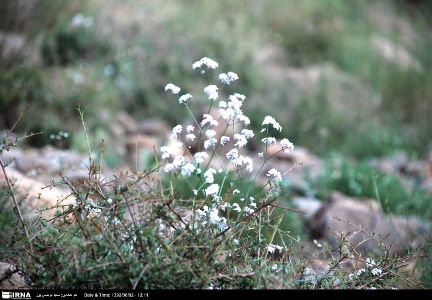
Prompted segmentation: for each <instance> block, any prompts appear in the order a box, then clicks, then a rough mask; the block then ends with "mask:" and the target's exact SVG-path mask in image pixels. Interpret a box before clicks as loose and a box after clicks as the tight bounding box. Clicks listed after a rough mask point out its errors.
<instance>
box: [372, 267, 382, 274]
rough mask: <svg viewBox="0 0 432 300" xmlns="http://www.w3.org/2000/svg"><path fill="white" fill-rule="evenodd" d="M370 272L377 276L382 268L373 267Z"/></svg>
mask: <svg viewBox="0 0 432 300" xmlns="http://www.w3.org/2000/svg"><path fill="white" fill-rule="evenodd" d="M371 273H372V275H374V276H378V275H380V274H381V273H382V270H381V269H378V268H373V269H372V271H371Z"/></svg>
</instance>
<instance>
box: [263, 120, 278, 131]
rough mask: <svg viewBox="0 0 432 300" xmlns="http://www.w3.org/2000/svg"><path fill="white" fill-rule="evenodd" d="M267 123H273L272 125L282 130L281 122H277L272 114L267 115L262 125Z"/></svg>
mask: <svg viewBox="0 0 432 300" xmlns="http://www.w3.org/2000/svg"><path fill="white" fill-rule="evenodd" d="M267 124H271V125H273V128H274V129H276V130H279V131H282V127H281V126H280V124H279V123H278V122H276V120H275V119H274V118H273V117H271V116H266V117H265V118H264V121H263V123H262V125H267Z"/></svg>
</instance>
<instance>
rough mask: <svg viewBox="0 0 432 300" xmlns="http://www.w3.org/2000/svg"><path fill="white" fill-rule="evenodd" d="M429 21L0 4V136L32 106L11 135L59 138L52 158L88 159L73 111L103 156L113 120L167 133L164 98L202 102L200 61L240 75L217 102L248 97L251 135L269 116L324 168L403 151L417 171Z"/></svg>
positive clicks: (426, 101) (239, 7)
mask: <svg viewBox="0 0 432 300" xmlns="http://www.w3.org/2000/svg"><path fill="white" fill-rule="evenodd" d="M431 8H432V5H431V4H430V2H429V1H419V0H417V1H408V0H400V1H396V0H393V1H387V0H378V1H377V0H373V1H368V0H364V1H356V0H320V1H314V0H302V1H297V0H272V1H258V0H249V1H246V0H243V1H228V0H221V1H202V0H200V1H194V0H189V1H132V0H129V1H127V0H125V1H101V0H91V1H61V0H58V1H50V0H33V1H22V0H2V1H1V2H0V54H1V55H0V128H1V129H2V130H7V129H10V128H11V126H12V125H13V124H14V123H15V121H16V120H17V118H18V116H19V114H20V112H21V111H22V110H23V109H24V108H25V107H27V105H29V104H33V107H32V109H31V110H30V112H29V115H31V117H29V116H27V117H25V118H24V119H23V120H21V121H20V123H19V124H18V127H17V128H16V132H17V133H21V134H22V133H30V132H37V131H41V130H42V131H43V132H44V134H43V135H40V136H35V137H32V138H31V139H27V140H26V141H25V143H26V145H28V146H32V147H41V146H44V145H47V144H50V143H51V144H54V143H55V141H53V139H50V136H52V135H53V134H58V133H59V132H67V133H69V137H68V139H65V142H64V143H63V144H62V146H63V147H66V148H72V149H75V150H80V151H81V150H85V149H86V148H83V147H85V143H83V137H82V125H81V123H80V120H79V118H78V113H77V111H76V108H77V104H76V101H79V102H80V105H81V107H82V109H83V110H84V112H85V113H84V117H85V118H86V122H87V125H88V128H89V132H90V134H91V136H92V137H94V138H96V139H100V138H104V139H105V141H106V145H109V144H110V143H113V142H115V141H110V135H109V128H110V126H111V125H112V123H113V120H114V119H115V117H116V116H117V114H118V113H119V112H120V111H121V110H124V111H126V112H128V113H129V114H130V115H131V116H132V117H133V118H135V119H136V120H138V121H142V120H146V119H150V118H151V119H153V118H155V117H156V118H160V119H163V120H165V121H167V122H169V125H170V126H174V125H177V124H179V123H182V122H183V121H184V119H185V117H186V116H187V115H186V110H182V109H177V107H178V102H177V101H176V100H175V97H172V95H168V94H167V93H165V91H164V86H165V85H166V84H167V83H170V82H171V83H174V84H175V85H177V86H179V87H181V88H182V93H183V92H184V93H187V92H190V93H191V94H193V95H198V94H202V87H203V86H204V84H205V82H202V79H201V77H200V76H199V74H197V72H192V69H191V65H192V63H194V62H195V61H197V60H199V59H200V58H202V57H204V56H207V57H209V58H212V59H214V60H215V61H217V62H218V63H219V68H218V69H217V74H219V73H222V72H228V71H232V72H235V73H237V74H238V76H239V78H240V79H239V80H237V81H236V82H235V83H233V84H231V85H230V86H226V87H225V89H224V95H225V96H227V95H229V93H233V92H238V93H241V94H244V95H245V96H246V101H247V102H246V103H245V105H244V107H243V108H244V113H245V115H247V116H248V117H249V118H250V119H251V125H250V129H255V130H259V129H260V128H261V126H260V125H261V123H262V120H263V118H264V116H265V115H271V116H273V117H275V118H276V120H277V121H278V122H279V123H280V124H281V126H282V128H283V130H282V132H281V133H280V136H279V137H287V138H289V139H290V141H292V142H293V143H294V145H296V146H303V147H306V148H308V149H309V150H310V151H311V152H312V153H314V154H317V155H319V156H322V157H324V156H326V155H329V154H330V153H332V152H337V153H340V154H342V155H345V156H347V157H352V158H355V159H363V158H368V157H372V156H374V157H377V156H378V157H379V156H384V155H390V154H392V153H393V152H394V151H398V150H403V151H405V152H406V153H407V154H408V155H409V157H410V158H411V159H419V158H423V157H425V155H426V154H427V153H428V151H429V150H430V147H431V135H430V133H431V132H430V119H431V118H430V117H431V116H432V98H431V96H432V75H431V74H432V72H431V68H432V55H431V54H432V53H431V49H432V47H431V46H432V31H431V28H432V21H431V20H432V19H431V18H430V17H431V14H432V9H431ZM221 97H222V96H221ZM198 100H199V99H196V100H195V99H194V101H195V102H194V105H195V103H198V102H199V101H198ZM203 103H204V102H203ZM197 105H198V104H197ZM173 108H174V109H173ZM251 147H254V145H253V144H251ZM106 151H107V157H108V158H109V157H115V156H116V155H117V154H116V153H114V150H112V152H110V151H111V149H110V147H109V146H108V147H106ZM115 161H116V160H115V159H111V163H112V164H115Z"/></svg>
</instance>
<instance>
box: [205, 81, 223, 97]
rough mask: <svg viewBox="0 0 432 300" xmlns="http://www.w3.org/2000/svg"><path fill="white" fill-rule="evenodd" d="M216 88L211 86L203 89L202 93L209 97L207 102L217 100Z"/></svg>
mask: <svg viewBox="0 0 432 300" xmlns="http://www.w3.org/2000/svg"><path fill="white" fill-rule="evenodd" d="M217 90H218V87H217V86H215V85H214V84H211V85H209V86H207V87H205V88H204V93H206V94H207V96H208V97H209V100H213V101H214V100H216V99H217V98H218V96H219V95H218V92H217Z"/></svg>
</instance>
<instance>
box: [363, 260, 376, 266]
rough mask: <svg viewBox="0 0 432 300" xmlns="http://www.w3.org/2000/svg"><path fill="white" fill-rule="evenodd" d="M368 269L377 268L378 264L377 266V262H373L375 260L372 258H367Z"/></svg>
mask: <svg viewBox="0 0 432 300" xmlns="http://www.w3.org/2000/svg"><path fill="white" fill-rule="evenodd" d="M365 264H366V267H369V268H370V267H373V266H375V265H376V264H375V261H374V260H373V259H370V258H366V263H365Z"/></svg>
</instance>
